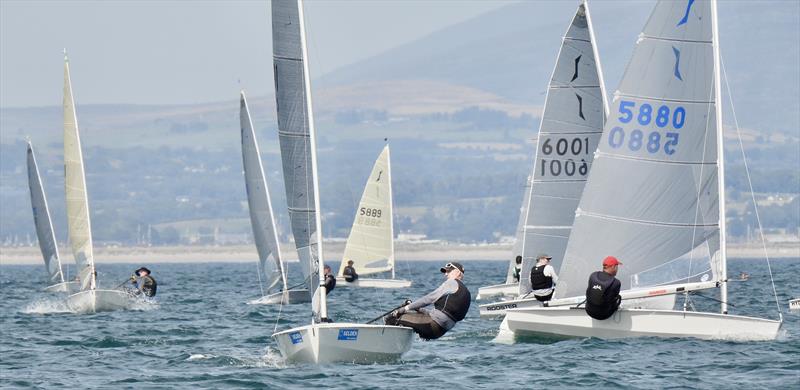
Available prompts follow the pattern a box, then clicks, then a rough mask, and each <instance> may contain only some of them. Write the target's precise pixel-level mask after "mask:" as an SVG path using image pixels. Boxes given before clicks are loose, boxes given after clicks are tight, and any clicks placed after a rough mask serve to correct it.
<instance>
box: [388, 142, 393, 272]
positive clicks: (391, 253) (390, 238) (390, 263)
mask: <svg viewBox="0 0 800 390" xmlns="http://www.w3.org/2000/svg"><path fill="white" fill-rule="evenodd" d="M386 179H387V181H388V182H389V253H390V255H389V266H390V267H392V279H394V278H395V258H394V201H393V193H392V156H391V152H390V151H389V145H388V144H387V145H386Z"/></svg>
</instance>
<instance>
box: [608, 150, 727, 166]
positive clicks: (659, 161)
mask: <svg viewBox="0 0 800 390" xmlns="http://www.w3.org/2000/svg"><path fill="white" fill-rule="evenodd" d="M600 156H605V157H611V158H616V159H619V160H632V161H646V162H651V163H656V164H672V165H717V162H716V161H712V162H703V161H669V160H656V159H652V158H644V157H634V156H626V155H622V154H612V153H607V152H597V157H600Z"/></svg>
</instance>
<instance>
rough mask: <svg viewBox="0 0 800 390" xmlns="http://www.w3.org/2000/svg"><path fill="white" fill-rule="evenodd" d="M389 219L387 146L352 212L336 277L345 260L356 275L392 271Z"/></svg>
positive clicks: (391, 218) (340, 274) (391, 234)
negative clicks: (350, 223)
mask: <svg viewBox="0 0 800 390" xmlns="http://www.w3.org/2000/svg"><path fill="white" fill-rule="evenodd" d="M393 222H394V220H393V216H392V177H391V170H390V166H389V145H386V146H385V147H384V148H383V151H382V152H381V154H380V156H378V159H377V160H376V161H375V165H374V166H373V167H372V173H371V174H370V175H369V179H368V180H367V184H366V186H365V187H364V193H363V194H362V195H361V202H359V204H358V209H356V217H355V220H354V221H353V228H352V229H351V230H350V236H349V237H348V238H347V244H346V246H345V248H344V256H343V258H342V265H341V266H340V267H339V276H342V275H343V272H344V267H345V265H347V262H348V261H349V260H352V261H353V267H355V269H356V272H357V273H358V274H359V275H369V274H375V273H379V272H386V271H391V270H393V269H394V239H393V237H394V230H393V228H392V225H393Z"/></svg>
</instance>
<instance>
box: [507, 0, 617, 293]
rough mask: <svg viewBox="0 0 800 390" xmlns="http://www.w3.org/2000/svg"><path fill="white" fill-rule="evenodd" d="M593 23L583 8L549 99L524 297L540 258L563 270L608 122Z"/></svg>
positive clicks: (526, 242)
mask: <svg viewBox="0 0 800 390" xmlns="http://www.w3.org/2000/svg"><path fill="white" fill-rule="evenodd" d="M593 35H594V34H593V33H592V30H591V19H590V17H589V14H588V11H587V9H586V6H585V4H581V5H580V6H579V7H578V10H577V12H576V14H575V17H574V18H573V20H572V23H571V24H570V26H569V28H568V29H567V32H566V34H565V35H564V38H563V41H562V45H561V50H560V52H559V54H558V59H557V61H556V66H555V69H554V70H553V75H552V77H551V79H550V84H549V86H548V89H547V98H546V99H545V108H544V113H543V115H542V122H541V125H540V127H539V141H538V147H537V151H536V157H535V159H534V165H533V172H532V176H533V183H532V185H531V189H530V191H531V194H530V196H529V197H528V199H529V203H528V205H527V210H528V211H527V215H526V217H525V227H524V230H525V235H524V239H523V245H522V256H523V267H522V271H521V277H520V293H526V292H527V291H530V280H529V278H527V277H526V275H528V274H530V270H531V268H532V267H533V264H534V263H535V259H534V257H535V256H536V255H537V254H538V253H547V254H548V255H550V256H552V257H553V260H552V265H553V267H555V268H556V269H558V267H559V265H560V264H561V261H562V259H563V256H564V251H565V249H566V247H567V240H568V239H569V236H570V231H571V229H572V222H573V218H574V216H575V209H576V208H577V206H578V202H579V201H580V198H581V194H582V192H583V189H584V185H585V183H586V178H587V177H588V175H589V172H590V170H591V169H593V168H592V160H593V154H594V152H595V149H596V148H597V143H598V140H599V139H600V135H601V133H602V131H603V124H604V123H605V117H606V109H605V106H606V104H605V92H604V87H603V84H602V71H601V70H600V65H599V60H598V57H597V55H596V50H595V47H594V43H593Z"/></svg>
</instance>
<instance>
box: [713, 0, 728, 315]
mask: <svg viewBox="0 0 800 390" xmlns="http://www.w3.org/2000/svg"><path fill="white" fill-rule="evenodd" d="M711 34H712V35H711V38H712V39H711V45H712V47H713V50H714V103H715V104H714V109H715V111H716V126H717V187H718V189H717V190H718V191H719V192H718V194H719V202H718V203H719V255H720V270H719V271H720V281H721V282H722V284H721V286H720V301H722V302H721V304H720V312H721V313H722V314H728V257H727V250H726V248H725V246H726V245H725V231H726V228H725V153H724V150H725V147H724V144H723V141H724V137H723V136H722V131H723V128H722V88H721V86H720V60H719V17H718V15H717V0H711Z"/></svg>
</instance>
